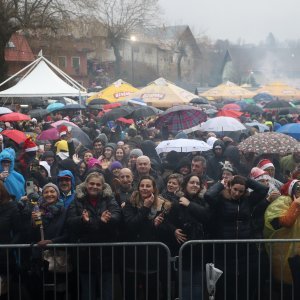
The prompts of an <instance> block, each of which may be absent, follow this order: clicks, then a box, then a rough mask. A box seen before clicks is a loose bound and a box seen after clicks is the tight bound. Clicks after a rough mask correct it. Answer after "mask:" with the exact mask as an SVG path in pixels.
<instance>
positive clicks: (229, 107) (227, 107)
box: [222, 103, 241, 111]
mask: <svg viewBox="0 0 300 300" xmlns="http://www.w3.org/2000/svg"><path fill="white" fill-rule="evenodd" d="M222 110H235V111H240V110H241V107H240V106H239V105H238V104H236V103H229V104H225V105H224V106H223V108H222Z"/></svg>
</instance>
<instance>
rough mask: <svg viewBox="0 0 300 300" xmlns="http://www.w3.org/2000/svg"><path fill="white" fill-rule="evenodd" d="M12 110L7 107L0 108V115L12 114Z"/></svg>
mask: <svg viewBox="0 0 300 300" xmlns="http://www.w3.org/2000/svg"><path fill="white" fill-rule="evenodd" d="M10 113H12V110H11V109H9V108H7V107H0V115H5V114H10Z"/></svg>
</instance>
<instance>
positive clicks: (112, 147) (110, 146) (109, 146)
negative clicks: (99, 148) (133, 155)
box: [104, 143, 116, 151]
mask: <svg viewBox="0 0 300 300" xmlns="http://www.w3.org/2000/svg"><path fill="white" fill-rule="evenodd" d="M104 148H111V149H112V150H113V151H114V150H115V149H116V144H114V143H107V144H106V145H105V147H104Z"/></svg>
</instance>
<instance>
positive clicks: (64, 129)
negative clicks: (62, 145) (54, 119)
mask: <svg viewBox="0 0 300 300" xmlns="http://www.w3.org/2000/svg"><path fill="white" fill-rule="evenodd" d="M58 132H59V136H60V137H62V136H63V135H66V134H67V133H68V132H69V131H68V127H67V126H65V125H62V126H60V127H59V130H58Z"/></svg>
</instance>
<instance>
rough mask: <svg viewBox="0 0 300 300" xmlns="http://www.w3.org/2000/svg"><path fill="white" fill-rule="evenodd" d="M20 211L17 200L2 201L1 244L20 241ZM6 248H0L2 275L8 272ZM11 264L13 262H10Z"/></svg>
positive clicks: (0, 211) (0, 215)
mask: <svg viewBox="0 0 300 300" xmlns="http://www.w3.org/2000/svg"><path fill="white" fill-rule="evenodd" d="M20 229H21V224H20V213H19V210H18V208H17V203H16V202H15V201H9V202H7V203H3V204H1V203H0V244H4V245H5V244H16V243H18V242H19V241H20ZM9 252H10V255H9V261H10V263H11V262H12V261H13V257H12V251H9ZM6 255H7V254H6V249H5V248H2V249H0V275H1V274H3V272H4V274H5V273H6V267H7V265H6V263H7V257H6ZM10 265H11V264H10Z"/></svg>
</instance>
